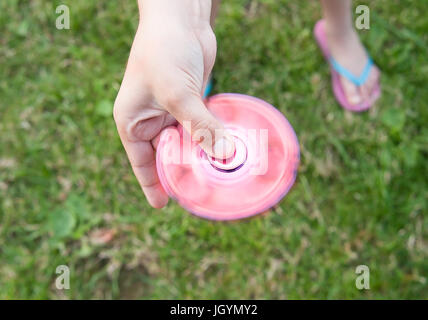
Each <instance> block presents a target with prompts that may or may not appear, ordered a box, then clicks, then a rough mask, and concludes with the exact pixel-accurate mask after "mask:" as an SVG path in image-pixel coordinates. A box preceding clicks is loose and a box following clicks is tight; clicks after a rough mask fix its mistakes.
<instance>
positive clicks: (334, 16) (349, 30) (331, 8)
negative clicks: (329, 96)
mask: <svg viewBox="0 0 428 320" xmlns="http://www.w3.org/2000/svg"><path fill="white" fill-rule="evenodd" d="M321 4H322V8H323V15H324V19H325V31H326V35H327V40H328V45H329V49H330V52H331V54H332V56H333V58H334V59H336V61H337V62H339V63H340V64H341V65H342V66H344V67H345V68H347V69H348V70H349V71H350V72H352V73H353V74H355V75H359V74H360V73H361V72H362V71H363V68H364V66H365V64H366V62H367V53H366V51H365V49H364V47H363V45H362V44H361V42H360V39H359V37H358V34H357V33H356V31H355V30H354V28H353V19H352V9H351V0H321ZM379 75H380V72H379V70H378V68H377V67H374V68H373V69H372V70H371V72H370V75H369V78H368V80H367V82H366V83H365V84H363V85H362V86H361V87H357V86H356V85H354V84H353V83H352V82H350V81H348V80H347V79H345V78H343V77H342V78H341V82H342V86H343V89H344V91H345V94H346V97H347V98H348V101H349V102H350V103H351V104H354V105H355V104H359V103H362V102H363V101H369V100H370V99H371V95H372V91H373V89H374V87H375V85H376V83H377V81H378V78H379Z"/></svg>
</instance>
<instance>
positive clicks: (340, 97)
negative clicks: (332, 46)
mask: <svg viewBox="0 0 428 320" xmlns="http://www.w3.org/2000/svg"><path fill="white" fill-rule="evenodd" d="M314 36H315V40H316V41H317V43H318V46H319V47H320V49H321V52H322V53H323V55H324V58H325V59H326V60H327V61H328V62H329V64H330V70H331V82H332V86H333V92H334V95H335V97H336V100H337V102H339V104H340V105H341V106H342V107H343V108H344V109H347V110H350V111H354V112H361V111H365V110H367V109H369V108H370V107H371V106H372V105H373V104H374V102H375V101H376V100H377V99H378V98H379V97H380V93H381V89H380V84H379V82H378V83H377V84H376V86H375V88H374V89H373V92H372V98H371V99H370V101H368V102H363V103H360V104H356V105H354V104H351V103H350V102H349V101H348V99H347V97H346V94H345V91H344V89H343V87H342V83H341V81H340V77H341V76H342V77H344V78H346V79H348V80H349V81H351V82H352V83H353V84H355V85H356V86H357V87H360V86H362V85H363V84H364V83H365V82H366V81H367V79H368V77H369V75H370V71H371V69H372V68H373V66H374V63H373V60H372V59H371V58H370V56H369V57H368V60H367V63H366V66H365V67H364V70H363V72H362V73H361V75H360V76H355V75H353V74H352V73H351V72H350V71H348V70H347V69H346V68H344V67H343V66H342V65H340V64H339V63H338V62H337V61H336V60H335V59H334V58H333V57H332V56H331V54H330V50H329V49H328V45H327V37H326V34H325V21H324V20H319V21H318V22H317V23H316V25H315V28H314Z"/></svg>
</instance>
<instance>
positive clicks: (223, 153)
mask: <svg viewBox="0 0 428 320" xmlns="http://www.w3.org/2000/svg"><path fill="white" fill-rule="evenodd" d="M234 152H235V144H234V143H233V141H232V140H230V139H228V138H225V137H223V138H221V139H220V140H218V141H217V142H216V143H215V144H214V156H215V157H216V158H217V159H227V158H230V157H231V156H232V155H233V153H234Z"/></svg>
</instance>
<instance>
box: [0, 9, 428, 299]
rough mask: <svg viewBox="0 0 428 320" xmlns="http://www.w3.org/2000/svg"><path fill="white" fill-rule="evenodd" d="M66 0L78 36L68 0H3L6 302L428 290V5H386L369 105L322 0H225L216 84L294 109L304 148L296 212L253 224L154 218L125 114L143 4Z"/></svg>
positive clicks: (374, 30)
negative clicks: (341, 65)
mask: <svg viewBox="0 0 428 320" xmlns="http://www.w3.org/2000/svg"><path fill="white" fill-rule="evenodd" d="M61 3H65V4H68V5H69V7H70V11H71V29H70V30H62V31H60V30H57V29H56V28H55V19H56V14H55V7H56V5H58V4H60V2H59V1H53V2H48V1H42V0H37V1H19V0H3V1H1V2H0V12H1V14H0V30H1V33H0V119H1V120H0V298H21V299H26V298H36V299H39V298H70V299H76V298H77V299H80V298H146V299H147V298H150V299H151V298H168V299H171V298H204V299H213V298H259V299H264V298H272V299H278V298H279V299H300V298H340V299H348V298H358V299H366V298H396V299H400V298H423V299H427V298H428V289H427V288H428V283H427V281H428V279H427V275H428V240H427V238H428V217H427V209H428V208H427V207H428V202H427V198H428V188H427V185H428V184H427V177H428V169H427V159H428V147H427V146H428V129H427V123H428V108H427V103H428V90H427V87H426V86H427V81H428V76H427V75H428V62H427V52H428V50H427V49H428V36H427V32H426V31H427V30H428V20H427V19H426V17H425V15H424V13H425V12H426V11H427V10H428V4H427V3H426V1H410V0H407V1H398V0H395V1H392V0H379V1H376V2H374V1H371V2H370V8H371V12H372V19H371V29H370V31H364V32H363V31H361V32H360V33H361V37H362V38H363V40H364V42H365V44H366V45H367V47H368V49H369V51H370V53H371V55H372V56H373V57H374V60H375V61H376V62H377V64H378V65H379V66H380V68H381V69H382V71H383V78H382V85H383V96H382V99H381V100H380V101H379V103H378V105H377V106H376V107H375V108H374V109H372V110H371V111H369V112H367V113H363V114H351V113H349V112H345V111H344V110H343V109H341V108H340V107H339V106H338V104H337V103H336V102H335V100H334V97H333V95H332V92H331V87H330V78H329V71H328V67H327V65H326V64H325V62H324V60H323V58H322V56H321V54H320V53H319V50H318V48H317V47H316V44H315V42H314V40H313V37H312V27H313V25H314V23H315V21H316V20H317V19H318V18H319V17H320V6H319V3H318V2H317V1H273V0H270V1H242V0H241V1H233V2H232V1H224V2H223V5H222V7H221V11H220V15H219V18H218V23H217V30H216V34H217V40H218V58H217V64H216V67H215V78H216V86H215V91H216V92H238V93H245V94H250V95H254V96H257V97H260V98H262V99H264V100H266V101H268V102H270V103H272V104H273V105H275V106H277V107H278V108H279V109H280V110H281V111H282V112H283V113H284V114H285V115H286V117H287V118H288V119H289V121H290V122H291V124H292V125H293V126H294V128H295V130H296V133H297V135H298V137H299V141H300V145H301V165H300V168H299V173H298V177H297V181H296V184H295V186H294V187H293V189H292V190H291V192H290V193H289V195H287V197H286V198H285V199H284V200H283V201H282V202H281V203H280V205H279V207H277V208H276V209H275V210H274V211H272V212H271V213H270V214H268V215H265V216H262V217H258V218H254V219H250V220H246V221H243V222H235V223H215V222H210V221H205V220H202V219H198V218H195V217H193V216H191V215H190V214H188V213H186V212H185V211H184V210H182V209H181V208H180V207H179V206H177V205H176V204H174V203H170V204H169V205H168V206H167V207H166V208H164V209H162V210H154V209H152V208H150V207H149V206H148V204H147V203H146V202H145V200H144V197H143V195H142V193H141V191H140V188H139V186H138V184H137V182H136V180H135V178H134V176H133V174H132V172H131V168H130V166H129V164H128V160H127V158H126V155H125V153H124V151H123V149H122V146H121V143H120V140H119V138H118V135H117V132H116V129H115V125H114V122H113V119H112V115H111V111H112V105H113V101H114V99H115V96H116V93H117V91H118V88H119V86H120V81H121V78H122V74H123V71H124V67H125V65H126V61H127V57H128V52H129V48H130V45H131V42H132V38H133V35H134V32H135V28H136V24H137V19H138V12H137V7H136V3H135V1H84V0H79V1H77V0H73V1H71V0H69V1H67V0H64V1H62V2H61ZM358 3H359V4H361V3H363V2H358ZM100 230H101V231H104V232H105V233H106V234H110V235H111V236H112V238H111V239H107V240H109V241H104V242H103V241H100V239H99V235H98V234H99V232H100ZM97 240H98V241H97ZM101 240H102V239H101ZM99 242H102V243H99ZM60 264H65V265H68V266H69V267H70V270H71V283H70V286H71V288H70V290H67V291H60V290H57V289H56V288H55V277H56V274H55V269H56V267H57V266H58V265H60ZM360 264H365V265H367V266H369V268H370V271H371V278H370V285H371V289H370V290H367V291H359V290H357V289H356V288H355V285H354V282H355V278H356V275H355V268H356V266H357V265H360Z"/></svg>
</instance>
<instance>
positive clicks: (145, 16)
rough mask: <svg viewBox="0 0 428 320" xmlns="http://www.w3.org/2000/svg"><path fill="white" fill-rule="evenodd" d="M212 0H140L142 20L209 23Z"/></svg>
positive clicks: (193, 23)
mask: <svg viewBox="0 0 428 320" xmlns="http://www.w3.org/2000/svg"><path fill="white" fill-rule="evenodd" d="M211 2H212V1H211V0H138V8H139V13H140V22H141V21H146V20H152V19H155V20H158V19H162V20H163V21H171V20H173V21H174V20H176V21H178V22H180V23H184V24H188V25H195V24H196V25H198V24H200V23H209V22H210V16H211Z"/></svg>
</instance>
